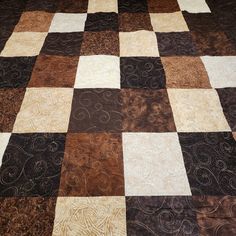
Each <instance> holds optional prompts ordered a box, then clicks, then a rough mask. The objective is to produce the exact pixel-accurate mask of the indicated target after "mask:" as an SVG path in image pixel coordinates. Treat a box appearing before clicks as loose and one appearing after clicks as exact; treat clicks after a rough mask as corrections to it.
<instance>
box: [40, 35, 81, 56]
mask: <svg viewBox="0 0 236 236" xmlns="http://www.w3.org/2000/svg"><path fill="white" fill-rule="evenodd" d="M82 40H83V33H82V32H76V33H63V34H61V33H49V34H48V35H47V37H46V39H45V42H44V45H43V48H42V50H41V53H44V54H48V55H61V56H77V55H80V47H81V44H82Z"/></svg>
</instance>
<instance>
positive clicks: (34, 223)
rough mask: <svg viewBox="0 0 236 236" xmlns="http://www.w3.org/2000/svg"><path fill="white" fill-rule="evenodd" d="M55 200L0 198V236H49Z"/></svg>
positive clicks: (51, 228)
mask: <svg viewBox="0 0 236 236" xmlns="http://www.w3.org/2000/svg"><path fill="white" fill-rule="evenodd" d="M55 207H56V198H52V197H51V198H43V197H33V198H30V197H11V198H0V225H1V227H0V234H1V235H6V236H8V235H9V236H10V235H15V236H20V235H45V236H46V235H51V234H52V230H53V221H54V215H55Z"/></svg>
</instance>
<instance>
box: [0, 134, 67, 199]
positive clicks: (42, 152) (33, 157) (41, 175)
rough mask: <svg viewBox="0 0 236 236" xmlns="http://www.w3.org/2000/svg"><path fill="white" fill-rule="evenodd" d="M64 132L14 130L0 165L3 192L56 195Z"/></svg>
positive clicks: (13, 194) (3, 194)
mask: <svg viewBox="0 0 236 236" xmlns="http://www.w3.org/2000/svg"><path fill="white" fill-rule="evenodd" d="M64 145H65V134H55V133H54V134H36V133H35V134H12V135H11V138H10V141H9V143H8V145H7V148H6V150H5V153H4V156H3V160H2V166H1V168H0V196H4V197H8V196H10V197H13V196H56V195H57V192H58V188H59V183H60V171H61V164H62V160H63V154H64Z"/></svg>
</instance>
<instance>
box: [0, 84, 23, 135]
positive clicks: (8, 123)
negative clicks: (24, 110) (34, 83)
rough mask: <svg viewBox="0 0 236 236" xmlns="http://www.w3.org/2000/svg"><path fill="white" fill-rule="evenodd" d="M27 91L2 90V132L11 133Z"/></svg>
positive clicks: (0, 93) (0, 98) (0, 122)
mask: <svg viewBox="0 0 236 236" xmlns="http://www.w3.org/2000/svg"><path fill="white" fill-rule="evenodd" d="M24 94H25V89H23V88H22V89H20V88H19V89H0V107H1V109H0V132H11V131H12V128H13V125H14V122H15V119H16V115H17V113H18V112H19V110H20V107H21V103H22V100H23V98H24Z"/></svg>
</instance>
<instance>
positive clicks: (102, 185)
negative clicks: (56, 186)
mask: <svg viewBox="0 0 236 236" xmlns="http://www.w3.org/2000/svg"><path fill="white" fill-rule="evenodd" d="M59 195H61V196H122V195H124V174H123V158H122V146H121V135H120V134H109V133H101V134H96V133H93V134H88V133H87V134H86V133H83V134H82V133H81V134H68V135H67V140H66V149H65V156H64V160H63V166H62V173H61V184H60V190H59Z"/></svg>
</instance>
